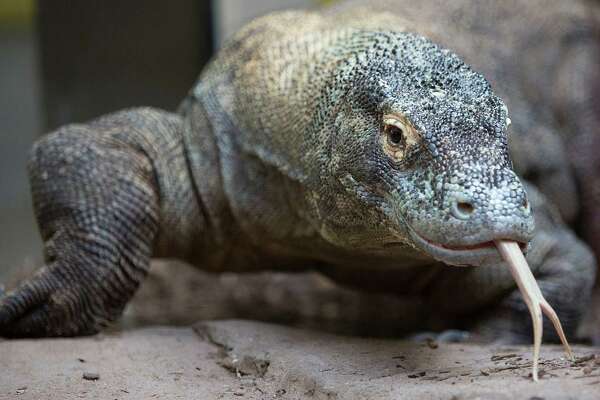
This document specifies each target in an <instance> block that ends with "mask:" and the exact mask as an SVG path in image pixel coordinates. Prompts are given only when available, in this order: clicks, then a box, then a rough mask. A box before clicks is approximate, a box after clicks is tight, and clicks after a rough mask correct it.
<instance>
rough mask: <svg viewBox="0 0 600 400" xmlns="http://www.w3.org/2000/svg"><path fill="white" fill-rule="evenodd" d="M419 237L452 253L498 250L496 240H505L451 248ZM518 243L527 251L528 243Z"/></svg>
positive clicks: (522, 249)
mask: <svg viewBox="0 0 600 400" xmlns="http://www.w3.org/2000/svg"><path fill="white" fill-rule="evenodd" d="M415 233H416V232H415ZM419 236H420V237H421V238H422V239H423V240H425V241H426V242H427V243H429V244H430V245H432V246H436V247H440V248H442V249H445V250H452V251H469V250H482V249H489V248H493V249H496V244H495V243H494V240H504V239H503V238H498V239H494V240H489V241H487V242H480V243H475V244H469V245H462V246H451V245H448V244H442V243H436V242H434V241H432V240H429V239H427V238H426V237H424V236H423V235H419ZM506 240H509V239H506ZM517 243H518V244H519V247H520V248H521V251H525V249H527V243H523V242H517Z"/></svg>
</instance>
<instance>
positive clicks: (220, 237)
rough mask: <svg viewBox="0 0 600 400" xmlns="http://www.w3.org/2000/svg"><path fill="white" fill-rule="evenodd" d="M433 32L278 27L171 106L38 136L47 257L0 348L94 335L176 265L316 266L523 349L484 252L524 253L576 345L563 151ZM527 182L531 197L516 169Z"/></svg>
mask: <svg viewBox="0 0 600 400" xmlns="http://www.w3.org/2000/svg"><path fill="white" fill-rule="evenodd" d="M396 3H397V4H396V7H398V4H400V3H403V2H401V1H399V2H396ZM459 3H460V4H461V5H462V6H463V7H464V10H463V11H468V10H470V8H469V7H470V3H471V2H469V1H464V2H457V4H459ZM444 4H445V3H444ZM498 7H500V6H498ZM372 8H376V7H372ZM492 8H493V7H492ZM446 11H447V10H446ZM500 11H502V7H500ZM486 12H488V13H489V12H490V10H489V9H486ZM417 15H419V16H421V17H423V18H426V17H427V16H428V15H434V14H431V13H430V14H427V13H421V14H417ZM447 15H455V14H453V13H450V12H448V14H447ZM456 15H468V13H464V14H456ZM515 15H517V14H515ZM513 17H514V15H513ZM433 19H435V18H433ZM443 22H444V21H443V20H442V19H440V22H439V23H440V24H442V23H443ZM471 22H472V25H473V26H474V27H475V28H476V26H477V23H473V21H471ZM475 22H477V21H475ZM423 26H427V30H425V29H422V27H423ZM436 28H440V26H436V25H435V24H434V23H430V24H424V23H423V21H421V20H419V18H415V19H411V18H407V15H404V14H402V13H396V14H394V13H391V12H382V13H380V12H376V11H372V10H371V11H367V10H365V9H360V8H358V9H357V8H355V7H354V6H353V5H352V2H350V4H348V3H346V4H344V5H342V6H341V7H338V8H330V9H325V10H324V11H320V12H299V11H291V12H283V13H277V14H273V15H269V16H266V17H263V18H260V19H258V20H256V21H254V22H252V23H250V24H249V25H247V26H246V27H245V28H244V29H242V30H241V31H240V32H239V33H238V34H237V35H236V36H235V37H234V38H232V39H231V40H230V41H229V42H228V43H227V44H226V45H225V46H224V48H223V49H222V50H221V51H220V52H219V53H218V55H217V56H216V57H215V58H214V60H213V61H212V62H211V63H210V64H209V65H208V67H207V68H206V69H205V70H204V71H203V73H202V74H201V76H200V79H199V81H198V83H197V84H196V86H195V87H194V88H193V89H192V90H191V92H190V94H189V96H188V98H187V99H186V100H185V101H184V102H183V104H182V106H181V108H180V110H179V112H178V113H169V112H166V111H161V110H156V109H150V108H136V109H129V110H124V111H120V112H117V113H114V114H111V115H107V116H104V117H101V118H99V119H97V120H94V121H91V122H89V123H87V124H76V125H69V126H65V127H63V128H60V129H58V130H57V131H56V132H54V133H52V134H49V135H47V136H46V137H44V138H42V139H41V140H40V141H39V142H38V143H36V145H35V146H34V149H33V151H32V155H31V162H30V177H31V187H32V195H33V201H34V206H35V210H36V216H37V218H38V222H39V226H40V231H41V234H42V238H43V240H44V242H45V258H46V264H45V265H44V267H43V268H41V269H40V270H39V271H38V272H37V273H36V274H35V275H34V276H32V277H31V278H30V279H28V280H26V281H24V282H23V283H22V284H21V285H20V286H18V287H17V288H16V289H15V290H13V291H11V292H9V293H8V294H6V295H5V296H4V297H3V298H2V299H1V300H0V334H2V335H3V336H9V337H20V336H68V335H82V334H91V333H94V332H97V331H98V330H100V329H102V328H103V327H105V326H107V325H108V324H109V323H110V322H111V321H113V320H115V319H116V318H117V317H119V315H120V314H121V312H122V310H123V308H124V306H125V305H126V303H127V302H128V300H129V299H130V298H131V297H132V296H133V294H134V292H135V291H136V289H137V288H138V286H139V284H140V282H141V281H142V280H143V279H144V277H145V276H146V274H147V272H148V269H149V264H150V259H151V258H152V257H172V258H180V259H184V260H186V261H188V262H191V263H193V264H195V265H198V266H199V267H201V268H203V269H205V270H208V271H212V272H222V271H240V272H244V271H257V270H263V269H273V270H285V271H300V270H306V269H315V270H318V271H320V272H322V273H323V274H325V275H327V276H330V277H332V278H333V279H334V280H336V281H337V282H340V283H343V284H348V285H353V286H356V287H359V288H362V289H368V290H381V291H390V292H393V293H396V294H398V295H401V296H403V295H405V296H411V297H412V298H415V299H418V300H416V301H415V304H414V307H415V308H416V307H420V308H422V314H423V315H424V316H426V317H425V318H423V323H424V325H427V323H428V322H430V321H433V320H443V321H447V322H448V325H449V326H453V325H455V326H460V327H463V328H468V329H471V330H472V331H474V332H476V333H477V334H478V335H480V337H482V338H483V339H489V340H501V341H505V342H516V341H528V340H529V337H530V329H531V327H530V322H529V315H528V310H527V308H526V307H525V305H524V304H523V302H522V300H521V297H520V294H519V292H518V290H517V288H516V286H515V284H514V282H513V279H512V277H511V276H510V273H509V271H508V270H506V268H505V267H504V266H503V265H502V261H501V259H500V256H499V254H498V252H497V251H496V249H495V248H494V247H493V246H492V241H493V240H494V239H498V238H503V239H511V240H515V241H517V242H519V243H521V244H522V246H523V247H524V248H525V247H528V254H527V259H528V262H529V264H530V265H531V267H532V269H533V271H534V274H535V275H536V276H537V278H538V281H539V284H540V287H541V289H542V291H543V292H544V295H545V297H546V298H547V299H548V301H549V302H550V303H551V304H552V305H553V306H554V307H555V308H556V310H557V312H558V314H559V316H560V318H561V320H562V321H563V324H564V326H565V329H566V331H567V334H568V335H572V334H573V332H574V330H575V329H576V327H577V323H578V321H579V320H580V318H581V315H582V313H583V311H584V310H585V308H586V306H587V303H588V300H589V298H590V292H591V287H592V285H593V282H594V275H595V268H596V266H595V260H594V257H593V255H592V253H591V252H590V251H589V249H588V248H587V247H586V246H585V245H584V244H583V242H581V241H580V240H579V239H578V238H577V237H576V236H575V235H574V234H573V233H572V231H571V230H570V228H569V227H568V226H567V225H566V224H565V223H564V222H563V217H566V218H567V219H569V218H573V215H574V214H575V213H576V211H574V210H573V207H575V206H576V204H575V205H574V204H573V203H577V202H576V197H575V196H576V193H575V189H574V187H573V183H572V182H573V179H574V178H573V176H572V175H573V174H572V172H571V171H570V169H569V164H568V163H567V157H566V155H565V154H564V151H563V150H562V148H561V146H560V137H559V136H558V134H557V133H556V131H555V130H553V129H552V126H551V124H550V123H549V122H548V121H543V122H541V121H542V120H543V117H544V115H545V113H546V112H547V110H546V109H544V108H543V107H538V108H536V107H535V103H534V102H532V101H529V99H528V98H527V97H526V94H527V93H529V92H528V91H526V90H525V89H526V88H523V87H522V86H521V85H520V83H519V82H517V81H511V82H505V81H502V82H503V84H501V85H499V88H500V89H501V90H503V93H504V94H507V95H509V98H510V99H515V100H512V101H513V102H514V103H512V104H511V112H509V111H508V109H507V107H506V106H505V103H504V102H503V101H502V100H501V99H500V97H498V96H497V95H496V94H495V92H494V91H493V90H492V87H491V86H490V84H489V83H488V81H487V80H486V79H485V78H484V77H483V76H482V75H480V74H479V73H477V72H475V71H474V70H473V69H471V67H470V66H468V65H467V64H465V63H464V62H463V61H462V59H461V58H460V57H458V56H457V55H455V54H454V53H453V52H452V51H451V50H447V49H445V48H443V47H440V46H438V45H437V44H435V43H433V42H432V41H430V40H429V39H426V38H425V37H424V36H421V35H420V34H423V35H425V36H428V37H431V38H433V39H434V40H436V41H438V42H440V43H443V42H444V39H443V38H444V37H445V38H446V39H445V40H446V41H447V42H448V43H445V44H446V45H447V46H448V47H449V48H452V47H453V46H452V45H453V43H452V40H449V39H448V37H447V35H446V36H445V35H443V34H442V35H440V34H439V32H440V30H436ZM475 28H474V29H473V34H472V37H473V38H478V36H477V32H478V31H477V30H476V29H475ZM449 29H450V28H449ZM436 32H437V33H436ZM438 36H440V37H441V38H442V40H437V39H438ZM461 43H462V42H461V41H457V45H458V46H459V47H460V44H461ZM476 43H479V42H477V41H476ZM472 47H473V48H472V50H471V51H473V52H476V51H477V46H472ZM495 49H497V51H498V57H501V56H505V54H503V53H502V51H501V49H502V45H500V44H499V45H498V46H497V47H496V48H495ZM461 50H464V49H461ZM465 53H466V54H467V55H469V53H468V52H465ZM472 55H473V54H471V56H472ZM483 57H484V55H483V54H482V59H483ZM467 58H469V57H467ZM503 61H504V63H499V64H500V65H499V66H497V68H496V69H495V70H494V69H493V68H492V70H491V71H489V70H488V71H486V73H488V74H489V75H490V76H491V78H490V79H493V81H494V82H496V81H498V80H500V79H501V77H502V76H506V77H510V76H513V75H514V73H515V71H507V70H505V69H503V68H508V67H507V65H508V64H507V62H508V61H509V59H508V58H506V57H504V58H503ZM501 67H503V68H501ZM515 68H520V67H519V66H517V67H515ZM511 72H512V74H513V75H511ZM506 88H509V89H506ZM519 88H521V89H522V90H523V91H522V92H519ZM511 119H512V121H513V127H511V128H509V127H508V126H509V122H510V120H511ZM530 128H531V129H530ZM511 131H512V133H510V134H511V135H512V137H511V139H510V146H511V148H512V152H513V155H514V156H516V157H514V158H515V166H514V168H515V169H514V170H513V164H512V161H511V156H510V155H509V132H511ZM532 144H538V148H537V149H534V148H533V147H532ZM523 149H527V150H538V151H537V152H534V153H532V154H527V153H526V154H523V152H522V151H523ZM547 151H551V154H550V155H554V154H557V156H556V157H552V158H551V159H550V161H548V158H550V157H548V154H547V153H546V152H547ZM552 152H553V153H552ZM540 153H541V155H540ZM538 160H541V161H540V162H538V163H537V164H536V161H538ZM548 165H549V166H548ZM536 168H537V169H536ZM532 169H533V170H534V171H535V178H536V179H535V180H536V183H538V184H539V187H540V189H541V190H538V189H536V187H535V186H534V185H532V184H530V183H527V182H526V181H524V180H523V179H520V178H519V177H518V176H517V174H518V173H520V174H521V175H523V174H524V175H525V176H527V173H528V172H529V171H531V170H532ZM515 170H516V173H515ZM546 178H547V179H546ZM557 180H558V181H559V182H562V183H561V185H562V186H561V189H562V192H557V191H556V190H554V189H555V188H554V186H552V185H551V184H548V182H549V181H550V182H556V181H557ZM569 195H572V198H570V200H572V201H566V202H565V201H563V200H564V199H565V198H567V199H569V197H568V196H569ZM561 215H562V217H561ZM534 218H535V227H534ZM463 265H469V266H475V267H470V268H460V267H456V266H463ZM412 312H414V310H412ZM415 328H419V327H415ZM421 328H423V329H426V328H427V326H423V327H421ZM545 332H546V335H547V337H546V339H555V337H554V336H553V335H554V332H553V330H552V329H545Z"/></svg>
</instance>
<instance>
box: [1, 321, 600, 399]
mask: <svg viewBox="0 0 600 400" xmlns="http://www.w3.org/2000/svg"><path fill="white" fill-rule="evenodd" d="M194 331H195V332H197V333H198V335H196V334H195V333H194ZM529 351H530V348H529V347H527V346H525V347H513V346H511V347H510V348H508V347H498V346H487V347H485V346H476V345H456V344H454V345H448V344H439V345H437V346H436V345H434V344H431V343H430V344H429V345H424V344H414V343H409V342H405V341H398V340H374V339H360V338H349V337H342V336H334V335H329V334H324V333H320V332H312V331H305V330H299V329H293V328H286V327H282V326H278V325H270V324H265V323H258V322H249V321H239V320H229V321H218V322H204V323H200V324H197V325H196V326H195V327H194V330H192V329H190V328H147V329H138V330H133V331H126V332H123V333H117V334H111V335H101V336H96V337H88V338H78V339H44V340H18V341H2V342H0V355H1V357H0V371H2V373H1V374H0V398H2V399H4V398H7V399H10V398H19V399H38V398H45V399H64V398H90V399H92V398H101V399H104V398H106V399H138V398H144V399H145V398H160V399H171V398H173V399H175V398H186V399H187V398H201V399H238V398H240V399H244V398H245V399H273V398H280V399H373V400H375V399H415V398H419V399H448V400H449V399H455V400H458V399H476V398H481V399H536V398H537V399H540V398H541V399H545V400H552V399H571V398H577V399H597V398H600V397H599V396H600V358H599V357H600V355H599V356H597V357H596V358H595V359H594V358H593V357H594V354H599V353H600V349H598V348H590V347H576V349H575V352H576V355H577V357H578V362H576V363H574V364H571V363H570V362H567V361H565V360H564V359H562V358H561V357H562V353H561V350H560V348H558V347H555V346H544V348H543V360H544V361H543V364H542V369H543V370H544V371H545V372H544V373H543V374H542V379H541V381H540V383H538V384H535V383H533V382H531V380H530V379H528V375H529V371H530V368H529V367H530V364H529V362H528V360H529V354H530V353H529ZM84 375H86V376H88V377H89V376H93V377H96V376H98V379H97V380H94V379H91V380H90V379H84Z"/></svg>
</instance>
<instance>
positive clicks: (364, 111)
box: [328, 32, 534, 265]
mask: <svg viewBox="0 0 600 400" xmlns="http://www.w3.org/2000/svg"><path fill="white" fill-rule="evenodd" d="M361 34H362V35H364V36H365V43H369V44H368V45H365V48H364V50H358V51H356V52H355V53H354V54H353V55H352V56H351V60H350V61H346V63H345V65H344V66H343V67H340V70H339V71H338V74H339V75H340V76H341V78H340V81H343V82H345V84H344V85H343V86H344V88H345V90H344V92H343V93H342V94H341V95H340V101H339V102H338V103H337V104H336V106H335V109H336V110H335V115H333V118H332V120H334V121H335V122H333V130H334V132H335V134H334V135H333V138H332V139H331V140H332V143H331V144H330V146H331V147H330V148H331V152H332V156H331V157H330V158H331V162H330V164H329V166H328V167H329V171H330V173H331V175H330V176H333V177H335V180H336V181H337V184H339V185H341V187H342V188H343V192H344V193H345V198H344V199H342V200H343V201H341V200H340V199H339V198H338V199H337V200H336V206H335V207H338V209H339V211H341V212H340V213H339V214H338V216H339V215H344V210H343V209H344V207H353V209H354V210H357V209H358V210H361V211H360V213H359V214H360V215H357V213H356V211H353V213H354V214H353V215H351V214H348V215H346V217H347V218H349V219H353V221H354V226H355V228H356V229H355V233H356V235H355V237H356V238H360V242H361V244H362V245H365V246H371V247H376V246H380V247H382V248H390V247H393V246H394V245H396V244H398V245H409V246H411V247H413V248H416V249H417V250H418V251H419V252H421V253H423V252H424V253H426V254H427V255H428V256H430V257H433V258H435V259H437V260H440V261H442V262H444V263H447V264H452V265H483V264H486V263H487V262H490V261H494V260H498V259H499V255H498V252H497V250H496V248H495V246H494V242H493V241H494V240H497V239H510V240H514V241H517V242H518V243H520V244H521V246H522V247H523V248H525V247H526V246H527V243H528V242H529V241H530V240H531V238H532V234H533V227H534V223H533V216H532V212H531V208H530V205H529V203H528V200H527V195H526V193H525V190H524V187H523V185H522V183H521V182H520V181H519V178H518V177H517V175H516V174H515V172H514V171H513V169H512V162H511V159H510V156H509V152H508V144H507V128H508V125H509V123H510V120H509V118H508V115H507V108H506V106H505V105H504V103H503V102H502V100H501V99H500V98H498V97H497V96H496V95H495V94H494V93H493V91H492V89H491V87H490V85H489V83H488V82H487V80H486V79H485V78H484V77H483V76H481V75H480V74H478V73H476V72H475V71H473V70H472V69H471V68H470V67H469V66H467V65H466V64H465V63H464V62H463V61H462V60H461V59H460V58H459V57H458V56H456V55H455V54H453V53H452V52H450V51H448V50H445V49H442V48H440V47H438V46H437V45H435V44H433V43H432V42H430V41H429V40H427V39H425V38H423V37H420V36H418V35H413V34H408V33H389V32H384V33H361ZM367 38H368V39H367ZM357 203H358V204H357ZM340 218H343V217H340Z"/></svg>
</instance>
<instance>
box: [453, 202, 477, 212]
mask: <svg viewBox="0 0 600 400" xmlns="http://www.w3.org/2000/svg"><path fill="white" fill-rule="evenodd" d="M456 207H458V209H459V210H460V212H462V213H464V214H472V213H473V211H475V207H473V204H471V203H465V202H464V201H461V202H459V203H458V204H457V205H456Z"/></svg>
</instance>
